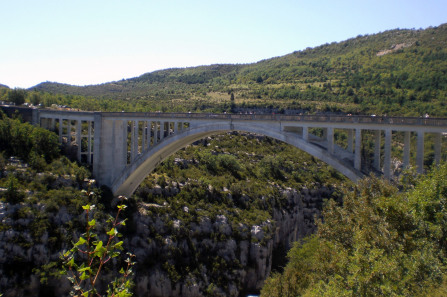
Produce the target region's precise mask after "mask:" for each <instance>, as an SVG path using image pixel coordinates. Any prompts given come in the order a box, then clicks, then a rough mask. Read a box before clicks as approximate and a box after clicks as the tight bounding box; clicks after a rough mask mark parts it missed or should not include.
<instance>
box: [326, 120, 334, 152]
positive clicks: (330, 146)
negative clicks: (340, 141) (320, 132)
mask: <svg viewBox="0 0 447 297" xmlns="http://www.w3.org/2000/svg"><path fill="white" fill-rule="evenodd" d="M326 138H327V150H328V152H329V154H331V155H333V154H334V128H332V127H328V128H327V132H326Z"/></svg>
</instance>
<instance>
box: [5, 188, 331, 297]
mask: <svg viewBox="0 0 447 297" xmlns="http://www.w3.org/2000/svg"><path fill="white" fill-rule="evenodd" d="M180 190H181V185H180V186H179V185H175V186H173V185H169V186H165V187H164V188H161V187H159V186H158V187H154V188H153V189H150V191H153V192H154V193H155V194H161V195H165V196H173V195H175V194H176V193H178V192H180ZM279 190H280V193H281V195H282V198H281V199H279V200H278V204H277V205H274V206H273V207H272V208H271V216H270V217H266V218H265V219H264V220H262V221H260V223H258V224H254V225H248V224H245V223H243V221H241V220H235V219H234V218H235V213H237V212H238V210H237V209H234V212H235V213H232V212H231V211H228V210H227V211H223V212H221V213H219V212H207V211H205V210H204V209H200V207H203V205H201V206H198V207H196V208H195V207H192V206H191V205H173V204H172V203H171V204H170V203H165V204H154V203H144V202H139V203H137V204H136V207H134V208H133V212H132V213H131V216H130V221H131V224H130V226H129V227H128V229H127V230H123V231H124V232H123V233H125V234H124V236H125V238H124V242H125V245H126V249H127V250H129V251H132V252H133V253H135V254H136V256H137V257H136V259H137V266H136V270H137V271H136V275H135V292H136V296H154V297H156V296H239V295H240V294H241V292H257V291H258V290H259V289H260V288H261V287H262V284H263V281H264V280H265V279H266V277H267V276H268V275H269V273H270V272H271V270H272V265H274V264H275V263H274V259H273V258H274V254H275V250H276V249H278V248H282V249H283V250H286V249H288V247H289V246H290V244H291V243H292V242H293V241H296V240H298V239H300V238H302V237H303V236H305V235H308V234H310V233H312V232H313V231H314V229H315V226H314V223H313V219H314V216H315V215H316V216H319V214H320V210H321V206H322V201H323V199H324V198H325V197H330V196H331V195H332V192H333V190H332V189H329V188H327V187H320V186H319V185H316V186H315V188H314V189H311V190H309V189H307V188H303V189H301V190H300V191H297V190H295V189H291V188H286V189H279ZM231 196H232V195H231V194H230V193H228V194H227V198H228V199H232V198H233V197H231ZM25 208H26V209H25ZM30 208H31V209H30ZM173 208H178V209H177V212H173V211H172V209H173ZM43 219H45V222H46V223H45V224H44V226H45V227H44V228H43V229H42V228H38V224H37V223H38V222H39V221H42V220H43ZM0 222H1V226H2V229H1V230H0V287H1V288H2V290H3V292H4V294H5V295H4V296H5V297H9V296H36V292H40V293H39V294H40V295H41V296H44V295H45V296H52V295H53V296H64V295H66V294H67V293H68V290H69V287H70V286H69V283H68V281H67V280H65V279H64V278H62V280H60V279H59V280H56V279H55V278H54V277H53V276H52V275H51V273H50V272H49V271H50V270H51V269H50V268H49V267H48V265H50V264H49V263H52V261H57V260H58V258H59V253H60V251H62V250H64V249H67V248H69V242H70V238H72V237H77V236H79V234H80V231H79V230H82V228H79V230H78V231H76V228H73V226H82V224H83V217H82V215H81V214H73V213H72V212H70V211H67V209H66V208H65V207H61V208H58V209H57V211H55V210H52V211H48V209H45V207H44V206H42V205H39V204H38V203H37V204H34V205H31V206H30V205H25V204H23V203H22V204H17V205H10V204H8V203H0ZM36 228H38V229H39V230H40V231H39V230H37V229H36ZM70 232H72V233H70ZM50 266H51V265H50ZM41 282H43V283H44V284H41Z"/></svg>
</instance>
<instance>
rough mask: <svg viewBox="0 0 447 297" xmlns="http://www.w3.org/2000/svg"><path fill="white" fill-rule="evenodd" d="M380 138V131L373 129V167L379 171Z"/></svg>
mask: <svg viewBox="0 0 447 297" xmlns="http://www.w3.org/2000/svg"><path fill="white" fill-rule="evenodd" d="M381 138H382V131H380V130H376V131H375V140H374V168H375V169H376V170H378V171H380V146H381V144H380V140H381Z"/></svg>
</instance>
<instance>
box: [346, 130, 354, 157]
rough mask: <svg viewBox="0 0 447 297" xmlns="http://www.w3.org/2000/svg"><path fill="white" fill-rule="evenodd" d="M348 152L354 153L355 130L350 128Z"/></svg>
mask: <svg viewBox="0 0 447 297" xmlns="http://www.w3.org/2000/svg"><path fill="white" fill-rule="evenodd" d="M347 149H348V152H350V153H353V152H354V130H353V129H348V146H347Z"/></svg>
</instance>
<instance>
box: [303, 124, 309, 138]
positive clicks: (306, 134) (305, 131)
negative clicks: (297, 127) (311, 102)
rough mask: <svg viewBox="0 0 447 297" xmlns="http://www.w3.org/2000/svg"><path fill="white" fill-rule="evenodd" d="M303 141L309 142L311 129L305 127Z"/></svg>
mask: <svg viewBox="0 0 447 297" xmlns="http://www.w3.org/2000/svg"><path fill="white" fill-rule="evenodd" d="M303 140H304V141H309V127H307V126H304V127H303Z"/></svg>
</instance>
